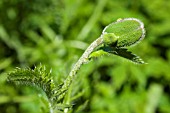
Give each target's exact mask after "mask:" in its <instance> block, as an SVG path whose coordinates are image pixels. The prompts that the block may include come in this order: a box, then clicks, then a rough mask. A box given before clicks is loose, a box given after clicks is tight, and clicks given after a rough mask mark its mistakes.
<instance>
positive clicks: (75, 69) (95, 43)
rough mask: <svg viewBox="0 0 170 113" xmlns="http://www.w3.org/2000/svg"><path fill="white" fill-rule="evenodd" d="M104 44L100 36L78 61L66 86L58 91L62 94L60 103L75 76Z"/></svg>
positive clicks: (65, 82) (59, 98)
mask: <svg viewBox="0 0 170 113" xmlns="http://www.w3.org/2000/svg"><path fill="white" fill-rule="evenodd" d="M102 43H103V38H102V36H100V37H99V38H97V39H96V40H95V41H94V42H92V43H91V45H90V46H89V47H88V48H87V49H86V50H85V52H84V53H83V55H82V56H81V57H80V59H79V60H78V61H77V63H76V64H75V65H74V67H73V68H72V70H71V71H70V73H69V76H68V77H67V79H66V80H65V81H64V84H63V86H62V88H61V90H59V91H58V93H60V94H61V93H62V94H61V95H60V96H59V97H58V99H57V100H58V101H60V100H61V99H62V98H63V97H64V95H65V92H66V90H67V89H68V88H69V86H70V84H71V83H72V80H73V78H74V76H75V75H76V73H77V71H78V70H79V69H80V67H81V66H82V64H85V63H87V62H88V61H89V60H88V57H89V55H90V54H91V53H92V52H93V51H94V49H95V48H96V47H98V46H99V45H101V44H102Z"/></svg>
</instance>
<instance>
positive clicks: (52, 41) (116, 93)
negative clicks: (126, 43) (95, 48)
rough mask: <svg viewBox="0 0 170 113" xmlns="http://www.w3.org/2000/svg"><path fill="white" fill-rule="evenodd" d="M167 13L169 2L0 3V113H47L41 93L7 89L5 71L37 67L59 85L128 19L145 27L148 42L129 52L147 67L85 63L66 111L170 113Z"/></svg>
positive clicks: (110, 59) (111, 59)
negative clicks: (111, 27)
mask: <svg viewBox="0 0 170 113" xmlns="http://www.w3.org/2000/svg"><path fill="white" fill-rule="evenodd" d="M169 11H170V0H152V1H151V0H28V1H27V0H1V1H0V113H45V112H47V111H48V110H47V109H46V108H45V107H44V106H45V105H44V103H43V102H42V99H40V93H41V92H40V91H37V90H35V89H34V88H30V87H25V86H19V87H17V88H16V87H15V86H11V85H7V84H6V78H7V76H8V75H7V73H9V72H11V71H13V70H14V69H15V67H21V68H24V67H31V68H34V66H37V65H39V64H40V63H41V64H44V65H46V67H47V70H50V69H52V70H53V71H52V75H53V77H54V80H55V83H56V84H60V83H61V82H62V81H64V79H65V78H66V77H67V75H68V73H69V71H70V70H71V67H72V66H73V65H74V63H75V62H76V61H77V60H78V58H79V57H80V56H81V54H82V53H83V52H84V50H85V49H86V48H87V47H88V45H89V44H90V43H91V42H92V41H93V40H95V39H96V38H98V37H99V36H100V34H101V32H102V30H103V28H104V27H105V26H106V25H108V24H110V23H111V22H114V21H116V20H117V19H118V18H127V17H134V18H138V19H140V20H141V21H143V22H144V24H145V28H146V37H145V39H144V40H143V41H142V42H141V43H140V44H138V45H136V46H135V47H132V48H129V49H130V50H131V51H133V53H136V54H137V55H139V56H140V57H141V58H142V59H144V61H146V62H147V63H148V64H146V65H136V64H133V63H131V62H129V61H127V60H125V59H123V58H119V57H117V56H106V57H102V58H100V59H97V60H95V61H93V62H90V63H88V64H86V65H84V66H82V68H81V69H80V71H79V73H78V74H77V76H76V78H75V79H74V82H73V84H72V86H71V88H70V92H69V94H68V95H69V96H68V100H69V102H70V103H69V104H70V105H72V106H73V107H72V108H71V110H70V112H76V113H170V13H169ZM75 95H77V96H75Z"/></svg>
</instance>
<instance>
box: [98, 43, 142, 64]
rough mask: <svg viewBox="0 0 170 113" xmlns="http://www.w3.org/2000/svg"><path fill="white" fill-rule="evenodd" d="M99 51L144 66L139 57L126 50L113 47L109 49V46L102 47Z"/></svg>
mask: <svg viewBox="0 0 170 113" xmlns="http://www.w3.org/2000/svg"><path fill="white" fill-rule="evenodd" d="M100 49H101V50H103V51H105V52H108V53H111V54H115V55H118V56H120V57H123V58H126V59H128V60H130V61H132V62H134V63H137V64H144V63H145V62H144V61H143V60H142V59H141V58H140V57H139V56H137V55H135V54H133V53H132V52H130V51H128V50H127V49H126V48H115V47H110V46H104V47H101V48H100Z"/></svg>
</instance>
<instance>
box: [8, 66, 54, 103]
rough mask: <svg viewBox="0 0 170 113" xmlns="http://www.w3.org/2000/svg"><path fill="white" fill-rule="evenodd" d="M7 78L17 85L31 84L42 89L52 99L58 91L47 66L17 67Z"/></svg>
mask: <svg viewBox="0 0 170 113" xmlns="http://www.w3.org/2000/svg"><path fill="white" fill-rule="evenodd" d="M7 80H8V81H9V82H11V83H14V84H16V85H29V86H33V87H36V88H39V89H42V90H43V91H44V92H45V94H46V95H47V97H48V99H49V100H50V99H51V97H52V96H53V94H54V93H55V92H56V89H55V88H56V86H55V84H54V82H53V79H52V77H51V73H50V72H47V71H46V68H45V66H44V67H43V66H40V67H38V68H35V69H30V68H25V69H21V68H16V69H15V71H13V72H11V73H9V76H8V78H7Z"/></svg>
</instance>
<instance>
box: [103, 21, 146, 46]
mask: <svg viewBox="0 0 170 113" xmlns="http://www.w3.org/2000/svg"><path fill="white" fill-rule="evenodd" d="M102 36H103V40H104V44H107V45H109V44H113V43H115V42H116V41H117V45H116V47H127V46H131V45H134V44H136V43H138V42H140V40H142V39H143V38H144V37H145V29H144V24H143V23H142V22H141V21H140V20H138V19H136V18H125V19H118V20H117V21H116V22H114V23H111V24H109V25H108V26H106V27H105V29H104V30H103V34H102ZM109 41H110V42H109Z"/></svg>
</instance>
